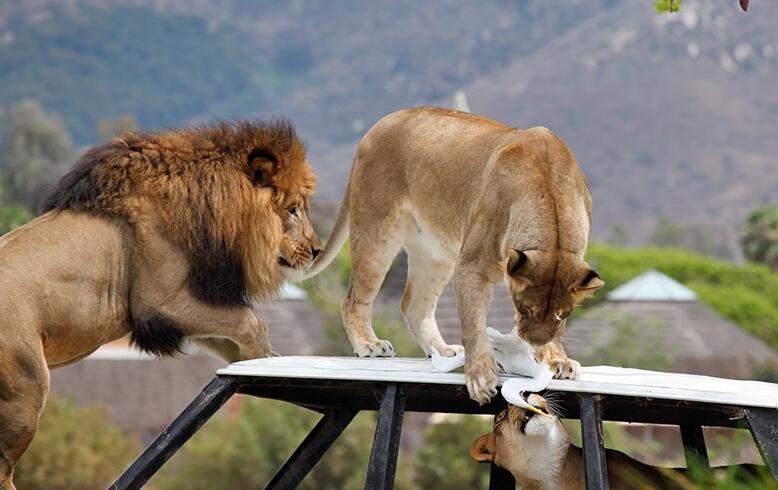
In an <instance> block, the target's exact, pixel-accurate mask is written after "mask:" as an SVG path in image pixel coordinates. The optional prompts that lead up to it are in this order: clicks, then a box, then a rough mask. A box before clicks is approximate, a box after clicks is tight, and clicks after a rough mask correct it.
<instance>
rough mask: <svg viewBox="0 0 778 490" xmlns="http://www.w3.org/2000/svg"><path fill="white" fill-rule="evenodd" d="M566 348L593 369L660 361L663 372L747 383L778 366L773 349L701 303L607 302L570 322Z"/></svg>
mask: <svg viewBox="0 0 778 490" xmlns="http://www.w3.org/2000/svg"><path fill="white" fill-rule="evenodd" d="M564 343H565V346H566V348H567V351H568V354H569V355H570V356H571V357H573V358H574V359H578V360H579V361H581V362H582V363H590V364H591V363H598V364H599V363H602V362H603V359H602V357H603V356H606V355H608V356H609V357H611V358H614V357H615V358H619V357H620V356H623V358H632V359H635V361H633V362H646V361H647V360H649V359H650V358H654V359H658V360H660V361H656V362H663V363H667V366H666V367H661V369H663V370H672V371H676V372H683V373H690V374H706V375H711V376H722V377H728V378H742V379H747V378H751V377H752V376H753V373H754V370H755V369H756V368H758V367H760V366H763V365H765V364H774V365H778V353H776V352H775V351H774V350H773V349H772V348H771V347H770V346H769V345H767V344H766V343H765V342H763V341H762V340H761V339H759V338H757V337H755V336H754V335H751V334H750V333H748V332H746V331H745V330H743V329H742V328H740V327H739V326H738V325H736V324H734V323H732V322H730V321H729V320H727V319H725V318H723V317H721V316H719V315H718V314H717V313H716V312H715V311H713V310H712V309H711V308H710V307H708V306H707V305H705V304H703V303H701V302H699V301H605V302H603V303H601V304H599V305H596V306H594V307H592V308H591V309H589V310H588V311H586V312H584V313H583V314H582V315H581V316H580V317H578V318H573V319H571V320H570V321H569V322H568V324H567V328H566V329H565V333H564ZM607 351H610V354H606V352H607ZM638 360H640V361H638ZM611 362H612V361H611ZM630 367H641V366H630ZM652 367H655V366H652Z"/></svg>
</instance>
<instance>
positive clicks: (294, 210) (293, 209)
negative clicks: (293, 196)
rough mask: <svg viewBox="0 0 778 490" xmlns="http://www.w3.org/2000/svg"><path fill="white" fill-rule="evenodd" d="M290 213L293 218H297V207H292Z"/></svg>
mask: <svg viewBox="0 0 778 490" xmlns="http://www.w3.org/2000/svg"><path fill="white" fill-rule="evenodd" d="M287 211H289V214H291V215H292V216H297V213H298V212H299V210H298V208H297V206H292V207H291V208H289V209H287Z"/></svg>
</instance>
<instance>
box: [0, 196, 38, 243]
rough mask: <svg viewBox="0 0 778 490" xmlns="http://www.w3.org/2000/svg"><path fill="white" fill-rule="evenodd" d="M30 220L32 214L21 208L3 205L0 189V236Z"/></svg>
mask: <svg viewBox="0 0 778 490" xmlns="http://www.w3.org/2000/svg"><path fill="white" fill-rule="evenodd" d="M31 219H32V213H30V211H28V210H27V209H26V208H23V207H22V206H12V205H9V204H6V203H5V200H4V198H3V189H2V187H0V235H4V234H6V233H8V232H9V231H11V230H13V229H14V228H16V227H17V226H21V225H23V224H25V223H26V222H28V221H30V220H31Z"/></svg>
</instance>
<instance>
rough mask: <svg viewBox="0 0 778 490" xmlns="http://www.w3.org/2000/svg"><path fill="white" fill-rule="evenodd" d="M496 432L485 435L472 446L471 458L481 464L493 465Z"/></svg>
mask: <svg viewBox="0 0 778 490" xmlns="http://www.w3.org/2000/svg"><path fill="white" fill-rule="evenodd" d="M495 447H496V446H495V442H494V432H490V433H488V434H484V435H482V436H481V437H479V438H478V439H476V440H475V441H473V445H472V446H470V457H471V458H473V459H474V460H476V461H478V462H479V463H491V462H492V461H494V451H495Z"/></svg>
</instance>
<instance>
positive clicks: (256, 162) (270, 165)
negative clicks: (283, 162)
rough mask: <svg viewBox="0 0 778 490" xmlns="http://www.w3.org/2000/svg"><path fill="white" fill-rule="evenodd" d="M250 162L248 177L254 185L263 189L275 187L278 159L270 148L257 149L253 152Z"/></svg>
mask: <svg viewBox="0 0 778 490" xmlns="http://www.w3.org/2000/svg"><path fill="white" fill-rule="evenodd" d="M247 160H248V175H249V178H250V179H251V181H252V182H254V184H256V185H258V186H261V187H268V186H272V185H273V176H274V175H275V173H276V167H277V165H278V158H277V157H276V155H275V153H273V152H272V151H271V150H270V149H269V148H261V147H257V148H254V149H253V150H251V153H249V156H248V158H247Z"/></svg>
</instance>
